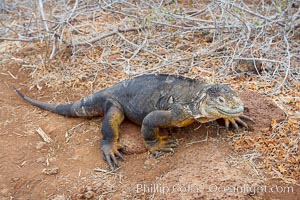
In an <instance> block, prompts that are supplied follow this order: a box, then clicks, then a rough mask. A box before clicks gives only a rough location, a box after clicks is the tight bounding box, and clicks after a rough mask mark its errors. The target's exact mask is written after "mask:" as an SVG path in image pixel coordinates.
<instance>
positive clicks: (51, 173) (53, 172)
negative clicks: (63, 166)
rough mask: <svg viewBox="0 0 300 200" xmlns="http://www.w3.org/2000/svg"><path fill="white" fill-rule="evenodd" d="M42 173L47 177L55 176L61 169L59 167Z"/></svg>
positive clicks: (46, 169) (45, 169)
mask: <svg viewBox="0 0 300 200" xmlns="http://www.w3.org/2000/svg"><path fill="white" fill-rule="evenodd" d="M42 172H43V173H44V174H47V175H54V174H58V172H59V168H58V167H53V168H44V169H43V171H42Z"/></svg>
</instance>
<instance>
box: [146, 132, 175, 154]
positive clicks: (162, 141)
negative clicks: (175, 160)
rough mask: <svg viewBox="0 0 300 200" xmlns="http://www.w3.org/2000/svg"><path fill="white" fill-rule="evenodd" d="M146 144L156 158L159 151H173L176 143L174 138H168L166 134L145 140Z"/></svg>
mask: <svg viewBox="0 0 300 200" xmlns="http://www.w3.org/2000/svg"><path fill="white" fill-rule="evenodd" d="M146 145H147V148H148V150H149V151H150V152H151V153H152V155H153V156H154V157H156V158H157V157H159V156H160V155H161V152H172V153H174V148H176V147H177V146H178V143H177V141H176V140H173V139H169V138H168V136H157V139H155V140H151V141H149V140H148V141H146Z"/></svg>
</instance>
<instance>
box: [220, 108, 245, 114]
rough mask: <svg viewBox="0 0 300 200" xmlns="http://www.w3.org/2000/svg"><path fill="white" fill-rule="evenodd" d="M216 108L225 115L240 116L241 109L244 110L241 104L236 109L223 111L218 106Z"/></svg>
mask: <svg viewBox="0 0 300 200" xmlns="http://www.w3.org/2000/svg"><path fill="white" fill-rule="evenodd" d="M216 109H217V110H218V112H220V113H221V114H224V115H226V116H240V115H242V114H243V111H244V107H243V106H240V107H238V108H237V109H234V110H230V111H225V110H222V109H220V108H216Z"/></svg>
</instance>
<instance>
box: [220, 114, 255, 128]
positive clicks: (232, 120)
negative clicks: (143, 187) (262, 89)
mask: <svg viewBox="0 0 300 200" xmlns="http://www.w3.org/2000/svg"><path fill="white" fill-rule="evenodd" d="M241 118H244V119H246V120H249V121H251V122H252V123H255V121H254V120H253V119H252V118H251V117H248V116H247V115H241V116H240V117H232V118H224V120H225V127H226V129H227V130H228V128H229V124H230V123H231V124H232V125H233V126H234V128H235V129H237V130H238V128H239V126H238V124H240V125H242V126H243V127H245V128H246V129H249V127H248V125H247V123H246V122H244V121H243V120H242V119H241ZM237 122H238V123H237Z"/></svg>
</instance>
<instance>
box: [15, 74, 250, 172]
mask: <svg viewBox="0 0 300 200" xmlns="http://www.w3.org/2000/svg"><path fill="white" fill-rule="evenodd" d="M16 91H17V93H18V94H19V95H20V96H21V97H22V98H23V99H24V100H26V101H27V102H29V103H31V104H33V105H35V106H37V107H39V108H42V109H45V110H49V111H51V112H54V113H57V114H60V115H64V116H70V117H90V116H98V115H103V114H104V119H103V122H102V129H101V132H102V134H103V138H102V141H101V150H102V152H103V156H104V159H105V160H106V161H107V163H108V165H109V167H110V169H111V170H114V169H115V167H119V163H118V161H117V159H116V156H118V157H120V158H121V159H123V157H122V155H121V154H120V152H119V146H118V138H119V125H120V124H121V123H122V121H123V120H124V118H125V117H126V118H128V119H129V120H131V121H133V122H134V123H136V124H139V125H141V127H142V128H141V132H142V135H143V137H144V140H145V144H146V146H147V148H148V150H149V151H150V152H152V153H157V152H161V151H166V152H170V151H173V148H174V147H176V146H177V144H176V142H175V141H174V140H169V139H168V138H167V137H165V136H160V135H159V128H167V127H184V126H187V125H189V124H191V123H193V122H195V121H198V122H201V123H205V122H209V121H213V120H216V119H219V118H223V119H225V125H226V128H228V126H229V123H232V124H233V126H234V127H235V128H238V125H237V123H239V124H240V125H242V126H244V127H246V128H247V124H246V123H245V122H244V121H243V120H242V119H241V118H244V119H248V120H250V121H253V120H252V119H251V118H250V117H247V116H245V115H244V114H243V112H244V105H243V103H242V102H241V99H240V98H239V97H238V95H237V93H236V92H234V91H233V90H232V89H231V88H230V87H229V85H227V84H221V85H213V84H209V83H206V82H204V81H201V80H197V79H191V78H186V77H183V76H178V75H166V74H159V75H155V74H149V75H141V76H138V77H135V78H132V79H127V80H124V81H121V82H119V83H117V84H115V85H113V86H111V87H109V88H105V89H103V90H100V91H99V92H96V93H94V94H92V95H90V96H88V97H85V98H83V99H82V100H80V101H76V102H73V103H70V104H59V105H55V104H49V103H44V102H40V101H37V100H34V99H31V98H29V97H27V96H25V95H23V94H22V93H21V92H20V91H19V90H17V89H16Z"/></svg>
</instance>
